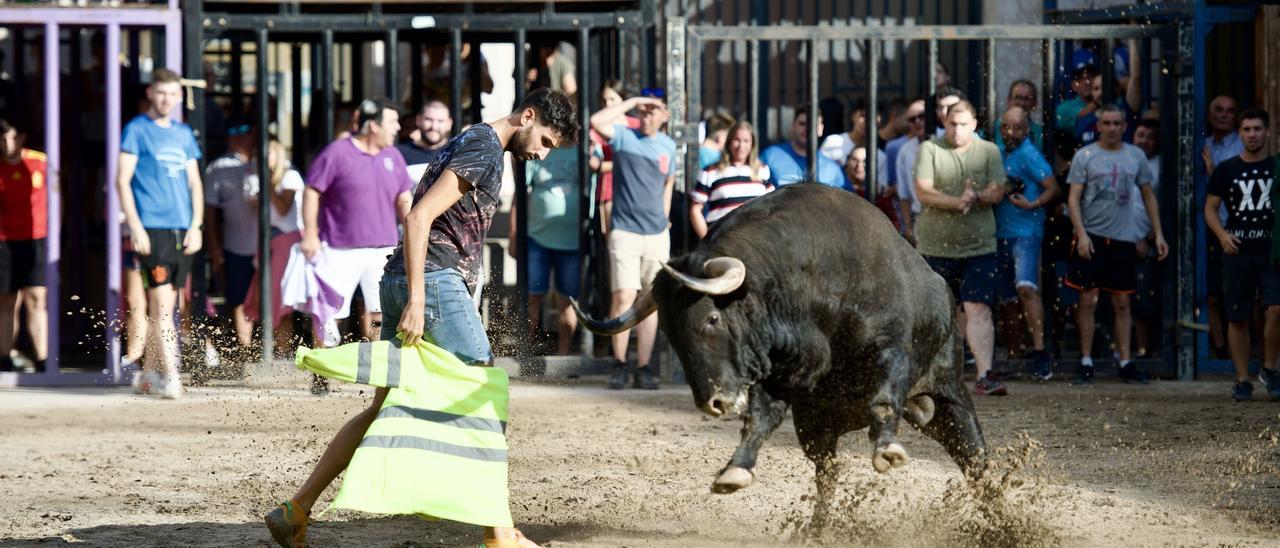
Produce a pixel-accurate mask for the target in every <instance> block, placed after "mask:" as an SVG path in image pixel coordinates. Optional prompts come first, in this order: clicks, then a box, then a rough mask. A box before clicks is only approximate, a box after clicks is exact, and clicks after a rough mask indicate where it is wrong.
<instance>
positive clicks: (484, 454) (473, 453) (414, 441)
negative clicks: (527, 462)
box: [360, 436, 507, 462]
mask: <svg viewBox="0 0 1280 548" xmlns="http://www.w3.org/2000/svg"><path fill="white" fill-rule="evenodd" d="M360 447H378V448H382V449H419V450H422V451H431V452H433V453H443V454H445V455H453V456H455V457H462V458H464V459H471V460H483V461H489V462H506V461H507V450H506V449H484V448H481V447H466V446H462V445H454V444H452V443H445V442H442V441H436V440H431V439H427V438H419V437H417V436H365V438H364V440H363V441H361V442H360Z"/></svg>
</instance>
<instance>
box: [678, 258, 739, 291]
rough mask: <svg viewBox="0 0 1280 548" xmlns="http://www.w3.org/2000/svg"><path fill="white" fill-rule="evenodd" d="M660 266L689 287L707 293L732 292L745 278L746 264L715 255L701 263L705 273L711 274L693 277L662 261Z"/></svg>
mask: <svg viewBox="0 0 1280 548" xmlns="http://www.w3.org/2000/svg"><path fill="white" fill-rule="evenodd" d="M662 268H663V269H664V270H666V271H667V274H670V275H671V276H672V277H674V278H675V279H677V280H680V283H682V284H684V285H685V286H687V287H688V288H689V289H692V290H694V291H697V292H700V293H706V294H707V295H724V294H726V293H732V292H733V291H734V290H735V289H738V288H739V287H741V286H742V282H743V281H745V280H746V279H747V266H746V265H744V264H742V261H741V260H739V259H736V258H734V257H716V258H714V259H708V260H707V262H705V263H702V269H703V270H705V271H706V272H707V275H709V276H711V277H710V278H695V277H693V276H690V275H688V274H685V273H683V272H680V271H679V270H676V269H674V268H672V267H671V266H670V265H667V264H666V263H663V265H662Z"/></svg>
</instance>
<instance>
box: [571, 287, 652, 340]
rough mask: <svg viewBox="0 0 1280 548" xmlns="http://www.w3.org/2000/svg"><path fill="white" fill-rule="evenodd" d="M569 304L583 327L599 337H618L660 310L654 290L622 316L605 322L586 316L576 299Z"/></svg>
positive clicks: (639, 298) (642, 296)
mask: <svg viewBox="0 0 1280 548" xmlns="http://www.w3.org/2000/svg"><path fill="white" fill-rule="evenodd" d="M569 304H571V305H573V313H574V314H577V315H578V319H579V320H580V321H582V326H583V327H586V328H587V330H589V331H591V332H592V333H596V334H598V335H616V334H618V333H621V332H623V331H626V330H628V329H631V328H632V327H635V325H636V324H638V323H640V322H641V321H642V320H644V319H645V318H647V317H649V315H650V314H653V313H654V311H656V310H658V303H657V301H655V300H654V299H653V288H650V289H649V290H648V291H645V292H644V293H641V294H640V296H639V297H636V302H635V303H634V304H632V305H631V308H629V309H627V310H626V311H625V312H623V313H622V315H621V316H618V317H617V318H610V319H608V320H603V321H602V320H597V319H595V318H592V317H590V316H588V315H586V314H584V313H583V312H582V309H581V308H579V307H578V301H577V300H576V299H569Z"/></svg>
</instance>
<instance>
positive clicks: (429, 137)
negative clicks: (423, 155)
mask: <svg viewBox="0 0 1280 548" xmlns="http://www.w3.org/2000/svg"><path fill="white" fill-rule="evenodd" d="M433 137H434V138H433ZM422 142H423V143H424V144H426V145H427V146H429V147H432V148H435V147H436V146H439V145H440V143H442V142H444V134H443V133H441V132H439V131H424V132H422Z"/></svg>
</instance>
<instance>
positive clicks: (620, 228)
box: [591, 97, 676, 390]
mask: <svg viewBox="0 0 1280 548" xmlns="http://www.w3.org/2000/svg"><path fill="white" fill-rule="evenodd" d="M631 110H637V111H638V113H639V115H640V116H639V118H640V128H639V129H630V128H628V127H627V122H626V118H625V115H626V113H627V112H629V111H631ZM670 117H671V113H670V112H669V111H668V110H667V107H666V105H663V104H662V101H660V100H658V99H655V98H652V97H632V98H630V99H627V100H626V101H623V102H621V103H619V104H617V105H614V106H611V107H608V108H605V109H603V110H600V111H599V112H596V113H595V114H593V115H591V128H592V129H594V130H596V132H597V133H599V134H600V135H601V136H602V137H604V138H605V139H608V140H609V146H610V147H611V148H612V149H613V215H612V216H611V217H610V226H609V229H608V230H609V232H608V240H609V257H610V267H611V268H610V276H611V278H612V282H613V302H612V310H611V311H610V312H611V314H613V315H614V316H617V315H619V314H622V313H623V312H625V311H626V310H628V309H630V308H631V305H632V304H633V303H634V302H635V300H636V295H637V294H638V293H639V291H640V290H642V289H645V288H647V287H648V286H649V284H651V283H653V278H654V277H655V276H657V275H658V271H660V270H662V265H663V263H666V262H667V259H668V258H670V256H671V239H670V236H669V235H668V234H667V227H669V226H671V222H670V220H669V219H670V213H671V190H672V188H673V187H674V185H675V180H676V179H675V172H674V170H673V169H672V168H673V167H674V162H675V157H676V142H675V141H673V140H671V138H670V137H668V136H667V135H666V134H665V133H662V132H661V131H660V130H661V129H662V125H663V124H665V123H667V120H668V119H669V118H670ZM630 335H631V333H630V331H624V332H622V333H619V334H617V335H614V336H613V358H614V360H615V361H614V364H613V368H612V371H611V374H610V377H609V388H612V389H615V390H617V389H621V388H623V387H625V386H626V381H627V377H628V376H631V373H632V371H631V370H630V369H629V368H628V367H627V365H626V359H627V342H628V340H627V339H628V337H629V336H630ZM657 335H658V317H657V316H656V315H650V316H649V317H648V319H645V320H644V321H642V322H640V324H639V325H637V326H636V362H637V366H636V369H635V371H634V380H633V386H635V387H636V388H644V389H648V390H655V389H657V388H658V379H657V376H656V375H654V373H653V368H651V367H649V359H650V357H651V355H652V354H653V341H654V340H655V339H656V338H657Z"/></svg>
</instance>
